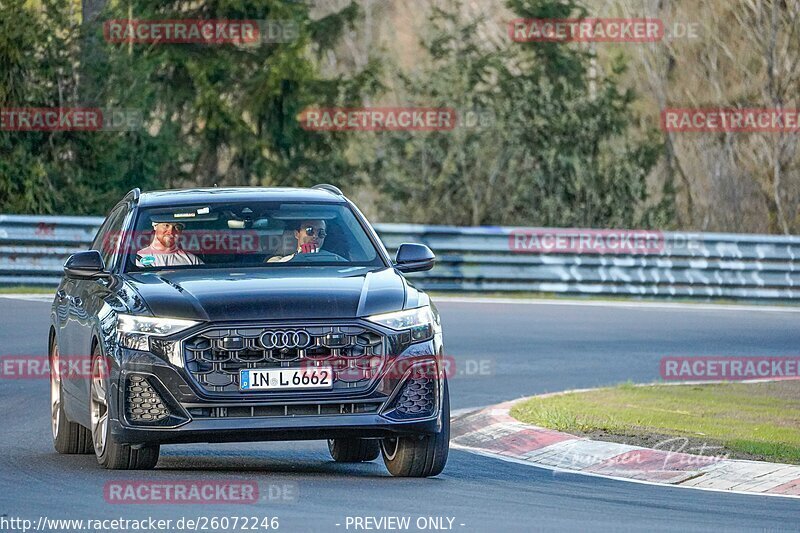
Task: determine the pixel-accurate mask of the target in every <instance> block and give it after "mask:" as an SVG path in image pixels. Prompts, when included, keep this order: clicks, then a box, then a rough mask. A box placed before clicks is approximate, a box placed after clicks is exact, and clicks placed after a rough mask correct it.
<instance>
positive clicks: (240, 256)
mask: <svg viewBox="0 0 800 533" xmlns="http://www.w3.org/2000/svg"><path fill="white" fill-rule="evenodd" d="M120 238H122V239H123V242H122V243H121V244H122V246H121V247H120V248H119V249H120V250H126V252H125V254H126V256H125V265H126V268H125V270H126V271H128V272H143V271H151V270H158V269H164V268H169V269H173V268H181V269H184V268H186V269H199V268H209V267H213V268H228V267H230V268H245V267H247V268H278V267H284V268H286V267H307V266H359V267H371V266H374V267H383V266H386V265H385V264H384V262H383V260H382V258H381V256H380V254H379V253H378V250H377V249H376V248H375V246H374V245H373V243H372V241H371V240H370V238H369V236H368V235H367V233H366V231H365V229H364V228H363V227H362V225H361V224H360V223H359V221H358V219H357V218H356V216H355V215H354V213H353V212H352V211H351V209H350V207H349V206H347V205H344V204H329V203H318V204H314V203H297V202H294V203H289V202H243V203H236V204H204V205H191V206H176V207H166V208H165V207H158V208H144V209H142V210H140V212H139V214H138V217H137V221H136V225H135V229H134V230H133V231H132V232H130V233H129V234H126V235H122V236H119V235H108V236H105V237H104V239H103V240H104V241H106V242H107V243H112V242H117V241H118V239H120ZM115 248H116V247H115Z"/></svg>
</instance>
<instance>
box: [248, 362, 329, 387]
mask: <svg viewBox="0 0 800 533" xmlns="http://www.w3.org/2000/svg"><path fill="white" fill-rule="evenodd" d="M332 388H333V369H332V368H331V367H329V366H315V367H310V368H309V367H306V368H276V369H269V370H267V369H261V368H248V369H246V370H240V371H239V389H240V390H291V389H332Z"/></svg>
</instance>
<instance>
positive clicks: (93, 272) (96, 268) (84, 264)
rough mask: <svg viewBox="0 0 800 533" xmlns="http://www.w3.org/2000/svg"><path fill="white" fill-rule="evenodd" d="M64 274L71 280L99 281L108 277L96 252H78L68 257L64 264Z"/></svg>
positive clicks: (101, 259) (98, 253)
mask: <svg viewBox="0 0 800 533" xmlns="http://www.w3.org/2000/svg"><path fill="white" fill-rule="evenodd" d="M64 274H65V275H66V276H67V277H68V278H72V279H100V278H104V277H107V276H108V275H109V274H108V272H106V265H105V264H104V263H103V258H102V257H101V256H100V252H98V251H97V250H89V251H88V252H78V253H76V254H72V255H71V256H69V259H67V262H66V263H64Z"/></svg>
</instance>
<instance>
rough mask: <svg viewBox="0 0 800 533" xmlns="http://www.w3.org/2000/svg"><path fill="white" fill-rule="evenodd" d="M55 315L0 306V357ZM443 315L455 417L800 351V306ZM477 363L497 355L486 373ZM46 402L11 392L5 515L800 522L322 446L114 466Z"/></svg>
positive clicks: (789, 502)
mask: <svg viewBox="0 0 800 533" xmlns="http://www.w3.org/2000/svg"><path fill="white" fill-rule="evenodd" d="M49 308H50V304H49V303H48V302H34V301H22V300H14V299H7V298H0V318H2V320H0V339H2V348H0V354H2V355H22V354H31V355H44V354H45V353H46V333H47V325H48V324H47V321H48V312H49ZM439 309H440V311H441V313H442V316H443V321H444V327H445V330H444V331H445V346H446V348H447V352H448V354H450V355H451V356H453V358H454V360H455V362H456V373H457V375H456V376H455V377H454V378H453V379H452V381H451V397H452V404H453V408H454V409H461V408H469V407H480V406H484V405H488V404H492V403H497V402H500V401H503V400H508V399H512V398H517V397H520V396H524V395H530V394H534V393H541V392H547V391H556V390H564V389H572V388H581V387H592V386H599V385H608V384H615V383H619V382H622V381H626V380H632V381H635V382H646V381H651V380H654V379H656V378H657V377H658V368H659V367H658V362H659V359H660V358H661V357H662V356H665V355H673V356H676V355H678V356H680V355H686V356H693V355H740V356H742V355H784V356H785V355H798V354H800V313H797V312H795V313H790V312H766V311H756V312H754V311H746V310H708V309H699V308H693V307H691V306H686V307H684V308H679V309H668V308H652V307H619V306H609V307H604V306H582V305H546V304H531V305H524V304H494V303H492V304H486V303H483V304H476V303H456V302H442V303H440V304H439ZM470 361H472V362H471V363H470ZM480 361H489V363H485V362H484V363H483V367H482V368H483V370H482V371H481V370H479V368H480ZM487 365H488V366H487ZM487 368H488V371H487ZM476 372H477V375H465V374H464V373H467V374H472V373H476ZM459 373H460V374H459ZM48 402H49V388H48V382H47V380H46V379H28V380H9V379H5V380H2V382H1V383H0V413H1V415H0V424H1V425H0V450H2V452H1V453H0V518H3V517H5V518H10V517H22V518H28V519H32V520H33V521H34V523H36V522H37V521H38V519H39V517H41V516H45V517H47V518H49V519H65V518H74V519H84V520H86V519H102V518H107V519H113V518H120V517H122V518H130V519H142V518H146V517H154V518H163V519H171V520H173V523H174V521H176V520H178V519H179V518H181V517H185V518H196V517H201V516H205V517H212V516H218V517H221V516H228V517H231V516H258V517H264V516H269V517H273V516H276V517H278V518H279V522H280V528H279V531H363V530H364V529H355V528H354V526H353V525H350V527H349V528H348V527H347V517H348V516H349V517H356V516H357V517H381V516H384V517H386V516H410V517H411V518H412V522H411V526H412V527H411V530H416V529H415V520H416V519H417V518H418V517H452V518H454V521H453V525H452V530H454V531H536V530H545V531H554V530H558V531H561V530H569V531H573V530H579V531H596V530H602V531H620V530H632V531H709V530H719V531H734V530H741V531H753V530H764V529H768V530H786V531H798V528H800V500H797V499H788V498H777V497H766V496H759V495H739V494H724V493H719V492H708V491H698V490H688V489H681V488H673V487H662V486H653V485H643V484H635V483H628V482H623V481H614V480H608V479H603V478H597V477H587V476H581V475H574V474H564V473H553V472H551V471H548V470H543V469H539V468H535V467H531V466H527V465H520V464H516V463H510V462H505V461H500V460H497V459H493V458H490V457H483V456H478V455H474V454H470V453H466V452H463V451H458V450H451V454H450V460H449V462H448V464H447V468H446V469H445V471H444V472H443V473H442V474H441V475H440V476H438V477H437V478H433V479H398V478H392V477H390V476H389V474H388V473H387V472H386V470H385V468H384V466H383V464H382V462H381V461H380V459H379V460H378V461H375V462H373V463H367V464H360V465H339V464H335V463H333V462H332V461H331V460H330V458H329V455H328V452H327V448H326V446H325V444H324V442H321V441H319V442H318V441H312V442H274V443H264V444H260V443H255V444H224V445H223V444H217V445H184V446H165V447H162V452H161V453H162V455H161V460H160V461H159V463H158V466H157V468H156V470H154V471H147V472H119V471H116V472H114V471H105V470H102V469H101V468H99V467H98V465H97V463H96V460H95V458H94V456H75V455H73V456H61V455H58V454H56V453H55V451H54V450H53V446H52V442H51V436H50V425H49V424H50V422H49V406H48ZM109 480H137V481H138V480H144V481H159V482H166V481H177V480H182V481H183V480H255V481H257V483H258V484H259V487H260V490H261V492H262V494H264V493H266V494H268V493H269V492H268V491H269V487H270V486H272V487H273V493H276V491H277V490H278V488H280V489H281V490H286V488H287V487H288V488H289V489H291V490H294V491H296V494H294V495H292V501H288V502H287V501H282V500H281V499H280V498H279V497H278V498H275V499H272V500H270V499H269V498H268V497H266V498H265V499H264V501H262V502H260V503H258V504H255V505H202V506H201V505H192V504H188V505H168V504H162V505H151V506H147V505H120V504H109V503H107V502H106V501H105V499H104V497H103V487H104V484H105V483H106V481H109ZM284 494H286V493H284ZM446 523H447V522H445V524H446ZM337 524H338V525H337ZM462 524H463V525H462ZM8 530H9V531H11V530H10V529H8ZM62 531H66V529H63V530H62ZM261 531H263V530H261Z"/></svg>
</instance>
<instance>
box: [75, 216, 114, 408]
mask: <svg viewBox="0 0 800 533" xmlns="http://www.w3.org/2000/svg"><path fill="white" fill-rule="evenodd" d="M127 214H128V205H127V204H120V205H118V206H116V207H115V208H114V209H113V210H112V211H111V213H109V215H108V217H106V221H105V222H104V223H103V225H102V226H101V227H100V230H99V231H98V232H97V235H96V236H95V238H94V241H93V242H92V247H91V249H92V250H97V251H98V252H100V255H101V256H102V257H103V262H104V263H105V266H106V270H110V271H113V270H112V269H113V268H114V267H115V264H114V262H115V257H116V247H115V246H113V245H112V244H111V243H114V242H116V241H118V240H119V239H118V238H117V239H115V238H114V237H117V236H118V235H120V234H121V230H122V227H123V224H124V222H125V220H126V215H127ZM71 281H72V288H71V290H70V292H69V294H68V295H67V297H68V299H69V312H68V317H69V318H68V320H67V323H66V326H65V328H64V333H65V339H66V349H67V350H68V354H69V358H70V359H71V360H73V361H74V362H75V364H76V365H77V366H76V368H80V369H81V370H83V369H88V366H89V360H90V357H91V348H92V346H91V342H92V331H93V329H92V328H93V326H94V324H95V322H96V317H97V313H98V311H99V310H100V308H101V307H102V304H103V301H102V298H103V295H108V293H109V292H108V280H82V279H76V280H71ZM64 390H65V392H66V393H67V394H71V395H72V396H73V397H74V398H75V400H76V401H77V405H76V408H77V410H78V411H79V412H80V413H86V412H87V411H86V409H88V405H89V396H88V393H89V379H87V376H86V375H84V374H83V372H81V375H80V376H76V379H68V380H65V382H64Z"/></svg>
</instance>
